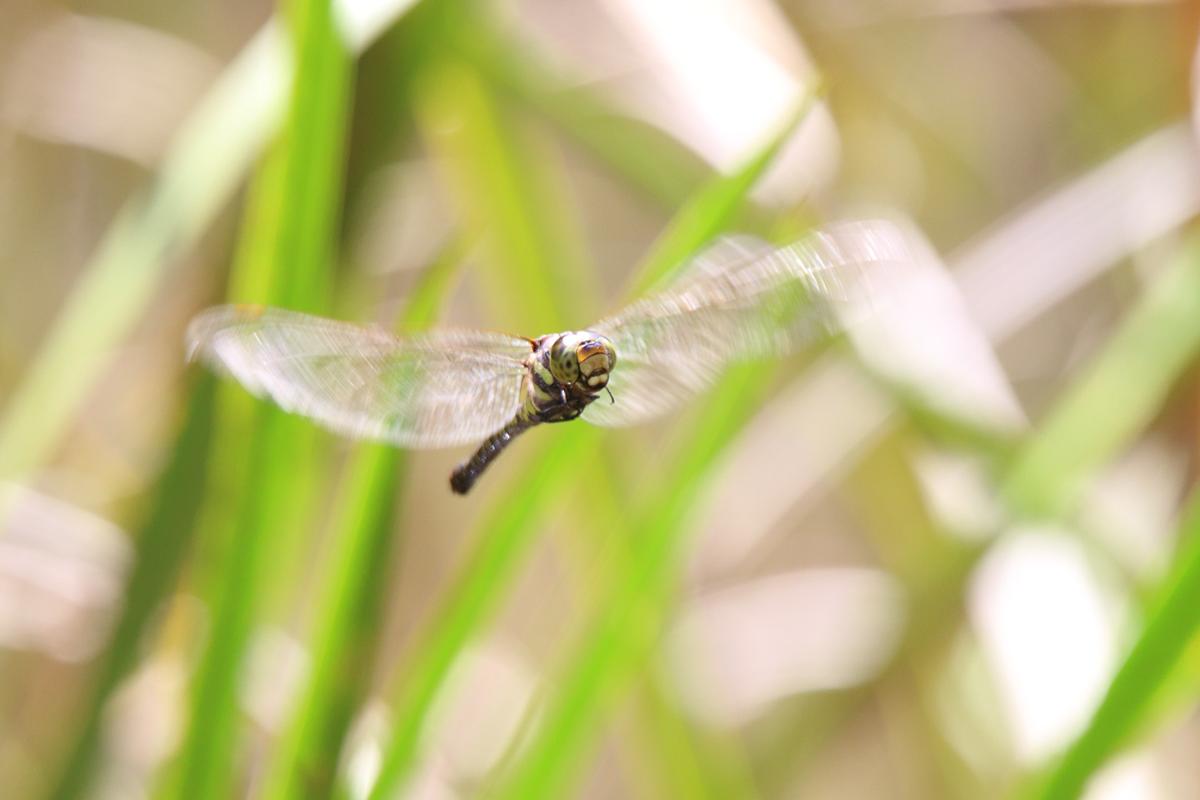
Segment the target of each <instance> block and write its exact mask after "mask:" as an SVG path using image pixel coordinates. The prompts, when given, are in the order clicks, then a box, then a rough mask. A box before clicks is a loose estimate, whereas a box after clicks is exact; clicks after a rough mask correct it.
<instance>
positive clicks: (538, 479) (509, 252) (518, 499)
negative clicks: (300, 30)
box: [371, 63, 595, 798]
mask: <svg viewBox="0 0 1200 800" xmlns="http://www.w3.org/2000/svg"><path fill="white" fill-rule="evenodd" d="M423 83H424V85H423V87H422V89H421V90H420V92H419V95H420V97H421V98H422V99H421V103H420V108H419V114H420V119H421V124H422V126H423V128H424V130H425V131H426V135H427V137H428V138H429V140H430V143H431V148H432V149H433V150H434V151H435V152H438V153H440V154H441V155H443V156H445V157H446V159H447V162H448V164H449V165H450V173H449V179H450V180H449V182H450V184H451V186H452V188H453V189H454V190H455V195H456V199H457V201H458V204H459V206H460V207H461V208H462V209H463V216H464V217H465V218H466V219H467V220H468V222H469V225H470V226H471V230H472V231H473V232H474V236H475V238H478V239H479V240H480V241H481V242H482V243H483V244H484V245H485V248H486V251H487V253H488V255H489V262H488V266H489V269H488V271H487V272H486V273H485V275H484V277H485V279H486V286H487V290H488V296H489V298H490V299H491V300H492V301H493V306H494V307H495V309H496V312H497V316H498V317H500V319H501V320H502V324H508V325H513V326H516V325H520V326H521V327H522V328H523V327H525V326H536V327H537V328H538V329H539V332H540V331H542V330H554V329H557V328H559V327H560V326H561V325H562V323H563V321H564V320H565V318H566V316H567V313H566V311H565V310H564V309H570V308H572V307H574V306H575V305H576V304H577V303H578V298H574V297H573V295H574V294H575V291H574V288H573V287H574V284H573V283H572V280H571V278H570V277H569V276H570V274H571V273H572V272H575V273H578V272H580V271H581V269H580V268H578V267H574V266H573V265H574V264H576V263H577V262H578V261H579V259H580V257H579V255H578V253H577V250H576V246H575V244H574V238H573V236H572V225H571V223H570V221H569V219H567V218H566V215H565V213H564V212H563V211H562V210H561V209H562V208H563V206H564V204H563V203H562V201H561V200H560V199H559V198H558V197H557V196H556V195H555V188H556V185H555V179H554V176H553V174H547V170H548V166H549V165H547V164H545V163H537V162H536V161H535V159H534V158H533V156H532V154H531V153H530V152H529V151H528V149H527V148H526V147H525V143H524V142H523V140H522V138H521V136H520V132H519V130H517V129H516V128H515V127H514V126H513V125H512V123H511V122H510V121H509V120H507V119H506V118H505V117H504V116H503V114H502V113H501V111H500V109H499V107H498V106H497V105H496V103H495V98H494V97H493V96H492V94H491V93H490V91H489V90H488V88H487V85H486V84H485V83H484V82H483V81H482V80H481V78H480V76H479V75H478V74H477V73H476V72H475V71H474V70H473V69H472V68H471V67H470V66H469V65H466V64H461V63H445V64H441V65H439V66H437V67H436V69H435V70H434V71H433V72H431V73H430V74H429V75H428V76H426V79H425V81H424V82H423ZM555 209H557V210H555ZM548 210H550V211H548ZM506 315H507V316H506ZM594 434H595V432H594V431H592V430H588V429H586V428H583V429H575V430H571V429H563V430H557V431H555V437H554V438H555V446H554V447H552V448H550V449H549V450H544V451H543V452H542V453H541V454H540V455H539V456H538V457H537V458H536V459H535V460H534V466H533V468H532V470H531V471H530V472H526V473H525V474H523V475H522V476H521V479H520V481H519V482H517V484H516V485H515V488H514V489H513V491H512V492H511V493H506V494H505V499H504V501H503V502H502V504H501V505H500V506H499V507H498V508H497V509H495V510H493V512H492V513H490V514H489V515H486V516H485V518H484V522H483V524H482V529H481V531H480V532H479V534H478V538H477V542H478V544H477V545H476V546H475V549H474V550H473V552H472V553H471V554H470V555H469V556H468V557H467V560H466V562H465V564H464V567H463V569H462V571H461V573H460V574H459V575H458V577H457V578H456V580H455V581H454V582H453V583H452V585H451V587H450V589H449V593H448V595H447V597H446V599H445V600H444V601H443V602H442V603H441V605H440V607H439V609H438V610H437V611H436V612H435V614H434V618H433V621H432V623H431V624H430V626H429V627H428V629H427V630H426V631H425V633H424V634H423V635H422V636H421V637H420V639H419V645H418V646H417V648H416V650H415V655H414V658H413V661H412V662H411V663H409V664H408V665H407V666H406V668H405V669H404V670H403V673H402V676H401V678H400V679H399V683H398V685H399V688H398V690H397V692H396V697H397V699H396V701H395V719H396V726H395V728H394V729H393V731H392V732H391V740H390V741H389V743H388V745H387V749H386V751H385V755H384V761H383V765H382V769H381V772H380V776H379V778H378V780H377V782H376V785H375V787H374V788H373V790H372V793H371V796H372V797H375V798H383V797H389V796H391V795H392V794H394V792H395V791H396V790H397V787H398V786H399V785H400V784H401V782H402V781H403V780H404V778H405V777H406V776H407V775H408V773H409V770H410V769H411V767H412V764H413V760H414V758H415V756H416V753H417V745H418V742H419V740H420V735H421V732H422V730H423V728H424V724H425V720H426V718H427V715H428V712H429V709H430V708H431V706H432V704H433V701H434V699H435V697H436V695H437V692H438V690H439V689H440V688H441V686H442V684H443V682H444V680H445V678H446V676H447V674H448V673H449V670H450V668H451V666H452V665H453V663H454V661H455V659H456V658H457V656H458V654H459V653H460V652H461V651H462V649H463V647H464V646H465V645H466V644H467V643H468V642H469V641H471V639H472V638H473V637H474V636H475V635H476V634H477V633H478V631H479V630H480V629H481V628H482V626H483V625H484V624H485V623H486V622H487V620H488V619H490V618H491V617H492V615H493V614H494V613H495V612H496V610H497V609H498V606H499V604H500V602H501V601H502V600H503V598H504V596H505V590H506V589H507V587H508V586H509V584H510V581H511V578H512V576H513V574H514V572H515V568H516V566H517V564H519V563H520V560H521V557H522V556H523V555H524V553H525V552H526V551H527V549H528V547H529V545H530V543H531V541H532V539H533V535H534V533H535V532H536V531H537V530H538V524H537V523H538V520H539V518H540V517H541V515H542V514H543V513H544V511H545V510H546V508H547V507H549V506H550V504H551V503H552V502H553V501H554V500H555V499H556V497H559V496H561V493H560V492H559V491H558V488H559V487H560V486H561V483H562V479H563V476H564V475H565V474H566V473H567V472H568V471H569V469H568V468H569V466H570V463H569V461H568V460H567V459H568V458H570V457H571V456H572V455H573V454H574V453H575V452H577V448H586V447H588V446H594V444H590V443H592V442H593V439H592V437H593V436H594ZM564 442H574V445H570V444H564ZM523 444H524V445H525V446H532V445H533V444H534V442H533V441H527V442H523ZM491 477H492V479H496V476H491Z"/></svg>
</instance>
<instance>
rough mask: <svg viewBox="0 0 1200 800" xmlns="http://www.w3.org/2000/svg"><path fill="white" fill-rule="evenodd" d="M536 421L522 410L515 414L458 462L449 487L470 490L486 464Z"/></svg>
mask: <svg viewBox="0 0 1200 800" xmlns="http://www.w3.org/2000/svg"><path fill="white" fill-rule="evenodd" d="M537 423H538V421H537V420H535V419H530V418H529V417H528V416H527V415H526V414H525V413H524V412H521V413H519V414H517V416H515V417H514V418H513V419H512V421H511V422H509V423H508V424H507V425H505V426H504V427H503V428H501V429H500V430H498V431H496V432H495V433H493V434H492V435H491V436H489V437H488V438H487V439H485V440H484V442H483V444H481V445H480V446H479V449H478V450H476V451H475V453H474V455H472V456H471V457H470V458H469V459H467V460H466V461H464V462H463V463H461V464H459V465H458V467H456V468H455V470H454V472H452V473H450V488H451V489H453V490H454V491H455V492H456V493H458V494H466V493H467V492H469V491H471V487H472V486H474V485H475V481H477V480H479V476H480V475H482V474H483V471H484V470H485V469H487V466H488V464H490V463H492V460H493V459H494V458H495V457H496V456H498V455H500V453H502V452H503V451H504V448H506V447H508V445H509V443H511V442H512V440H513V439H515V438H517V437H518V436H520V435H521V434H522V433H524V432H525V431H527V430H529V429H530V428H532V427H533V426H534V425H536V424H537Z"/></svg>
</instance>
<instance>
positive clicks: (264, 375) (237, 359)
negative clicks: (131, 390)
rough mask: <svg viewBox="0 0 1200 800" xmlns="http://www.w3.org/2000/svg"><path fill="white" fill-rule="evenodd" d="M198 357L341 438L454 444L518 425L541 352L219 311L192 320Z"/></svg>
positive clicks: (288, 315)
mask: <svg viewBox="0 0 1200 800" xmlns="http://www.w3.org/2000/svg"><path fill="white" fill-rule="evenodd" d="M188 350H189V354H190V356H191V357H192V358H198V359H201V360H203V361H205V362H206V363H208V364H210V365H211V366H213V367H214V368H217V369H218V370H221V371H224V372H226V373H229V374H230V375H232V376H233V377H234V378H236V379H237V380H238V381H240V382H241V383H242V385H243V386H245V387H246V388H247V389H248V390H249V391H250V392H252V393H254V394H256V395H258V396H260V397H269V398H271V399H272V400H274V401H275V402H276V403H278V404H279V405H280V406H281V407H282V408H284V409H285V410H287V411H294V412H296V413H298V414H304V415H305V416H309V417H312V418H313V419H315V420H317V421H318V422H321V423H323V424H324V425H326V426H328V427H329V428H332V429H333V430H335V431H337V432H339V433H342V434H346V435H349V436H353V437H359V438H368V439H378V440H383V441H387V442H391V443H393V444H396V445H400V446H402V447H444V446H450V445H456V444H464V443H467V442H471V441H474V440H478V439H480V438H482V437H484V436H487V435H488V434H491V433H494V432H495V431H496V430H497V429H498V428H501V427H503V426H504V424H505V423H507V422H508V421H509V420H510V419H512V417H513V415H514V414H515V413H516V412H517V409H518V408H519V406H520V401H521V382H522V378H523V376H524V375H525V373H526V368H525V366H524V365H523V364H522V361H521V360H522V359H523V358H524V357H525V356H527V355H528V354H529V353H530V351H531V347H530V343H529V342H528V341H525V340H524V339H517V338H513V337H509V336H504V335H501V334H495V333H484V332H480V331H460V330H446V331H439V332H436V333H430V334H425V335H421V336H414V337H412V338H406V339H401V338H398V337H396V336H393V335H392V334H390V333H388V332H387V331H384V330H383V329H381V328H372V327H365V326H359V325H352V324H348V323H344V322H334V321H331V320H327V319H321V318H318V317H311V316H308V315H305V314H299V313H296V312H291V311H281V310H279V309H273V308H263V307H261V306H257V307H256V306H218V307H216V308H211V309H209V310H207V311H205V312H204V313H202V314H201V315H200V316H198V317H196V319H195V320H194V321H193V322H192V324H191V326H190V327H189V328H188Z"/></svg>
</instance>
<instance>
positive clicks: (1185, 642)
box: [1035, 495, 1200, 800]
mask: <svg viewBox="0 0 1200 800" xmlns="http://www.w3.org/2000/svg"><path fill="white" fill-rule="evenodd" d="M1178 540H1179V541H1181V542H1183V543H1184V550H1183V552H1182V553H1181V554H1180V556H1179V558H1178V559H1177V560H1176V564H1175V567H1174V568H1173V570H1172V572H1171V575H1170V576H1169V577H1168V578H1167V579H1166V580H1165V581H1164V582H1163V586H1162V589H1161V592H1160V599H1159V600H1158V602H1157V605H1156V606H1155V607H1154V608H1153V609H1152V610H1151V612H1150V614H1149V615H1148V617H1147V621H1146V626H1145V628H1144V629H1143V630H1142V634H1141V636H1139V637H1138V640H1137V642H1136V643H1135V644H1134V646H1133V649H1132V650H1131V651H1130V652H1129V655H1128V656H1127V657H1126V659H1125V662H1124V663H1123V664H1122V665H1121V668H1120V669H1119V670H1118V671H1117V674H1116V676H1114V677H1113V680H1112V683H1110V684H1109V687H1108V691H1107V692H1106V693H1105V695H1104V699H1103V700H1102V701H1101V703H1100V706H1099V708H1097V709H1096V713H1095V714H1094V715H1093V716H1092V719H1091V721H1090V722H1089V723H1088V726H1087V728H1086V729H1085V730H1084V731H1083V733H1082V734H1080V736H1079V737H1078V738H1077V739H1076V740H1075V741H1074V742H1073V743H1072V744H1071V746H1070V747H1069V748H1068V749H1067V751H1066V753H1065V755H1064V756H1063V757H1062V759H1061V760H1060V761H1059V762H1058V764H1057V765H1056V766H1055V767H1054V769H1053V770H1052V771H1051V773H1050V775H1049V777H1048V778H1047V779H1046V781H1045V782H1044V783H1043V784H1042V785H1041V787H1040V788H1039V789H1038V790H1037V792H1036V794H1035V796H1037V797H1040V798H1045V800H1060V798H1062V799H1065V798H1074V797H1079V796H1080V795H1081V794H1082V793H1083V790H1084V787H1085V786H1086V784H1087V781H1088V779H1089V778H1090V777H1091V776H1092V774H1093V773H1095V772H1096V770H1097V769H1099V768H1100V767H1101V766H1102V765H1103V764H1104V762H1105V761H1107V760H1108V758H1109V757H1111V756H1112V755H1113V754H1114V753H1115V752H1116V751H1117V750H1118V748H1119V746H1120V745H1121V744H1122V743H1123V742H1125V741H1126V740H1127V738H1128V737H1129V736H1130V735H1131V733H1132V732H1133V731H1135V729H1136V728H1137V727H1138V725H1139V723H1140V722H1141V720H1142V717H1143V714H1144V712H1145V711H1146V710H1147V709H1148V707H1149V705H1150V702H1151V700H1152V699H1153V698H1154V696H1155V693H1156V692H1157V690H1158V688H1159V687H1160V686H1161V685H1162V684H1163V683H1164V682H1165V681H1166V680H1167V678H1168V677H1169V675H1170V674H1171V670H1172V669H1173V668H1174V667H1175V665H1176V664H1177V663H1178V662H1179V660H1180V658H1181V657H1182V656H1183V654H1184V652H1185V651H1186V650H1187V648H1188V647H1189V646H1190V645H1191V643H1192V642H1193V641H1194V640H1195V637H1196V634H1197V631H1198V630H1200V614H1197V613H1196V609H1198V608H1200V495H1196V496H1194V497H1193V498H1192V501H1191V503H1190V504H1189V507H1188V509H1187V511H1186V512H1185V515H1184V520H1183V523H1182V524H1181V526H1180V529H1179V534H1178Z"/></svg>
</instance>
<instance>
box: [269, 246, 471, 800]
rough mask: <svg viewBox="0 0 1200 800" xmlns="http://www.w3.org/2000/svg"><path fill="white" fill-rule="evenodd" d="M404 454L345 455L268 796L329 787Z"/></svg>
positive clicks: (414, 320)
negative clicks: (309, 660)
mask: <svg viewBox="0 0 1200 800" xmlns="http://www.w3.org/2000/svg"><path fill="white" fill-rule="evenodd" d="M464 250H465V248H463V247H462V245H461V244H459V243H454V244H452V245H451V246H450V247H449V248H447V250H446V252H445V253H444V254H443V255H442V257H441V258H440V259H439V260H438V262H437V263H435V264H434V265H433V266H432V267H431V268H430V269H429V270H427V271H426V273H425V275H424V276H423V279H422V282H421V284H420V285H419V286H418V287H417V289H416V290H415V291H414V294H413V295H412V296H411V298H410V300H409V303H408V306H407V308H406V310H405V314H404V319H403V322H402V328H403V329H404V330H408V331H413V330H420V329H423V328H426V327H428V326H429V324H430V323H431V322H432V321H433V320H434V319H435V318H436V309H437V308H439V307H440V305H441V303H442V301H443V300H444V298H445V296H446V294H447V293H448V292H449V289H450V287H451V285H452V284H451V280H450V279H451V278H452V277H453V276H454V275H455V274H456V272H457V267H458V266H459V264H460V263H461V260H462V257H463V254H464ZM406 463H407V459H406V453H405V452H404V451H402V450H399V449H397V448H395V447H392V446H390V445H386V444H367V445H363V446H361V447H359V448H358V449H357V450H356V451H355V453H354V454H353V456H352V457H351V461H350V464H349V466H348V467H347V470H346V474H347V477H346V479H345V481H344V484H343V487H342V492H341V501H340V503H339V507H340V511H339V514H338V516H337V521H336V522H335V523H334V526H333V531H334V532H333V540H334V542H335V543H336V547H337V553H336V554H335V558H334V564H333V567H332V569H331V573H330V578H329V584H328V587H327V589H326V592H325V596H324V598H323V600H322V602H321V605H320V609H321V610H320V612H319V622H318V625H317V634H316V636H315V644H314V646H313V649H312V653H313V665H312V672H311V675H310V677H309V679H308V681H307V685H306V686H305V688H304V690H303V691H302V693H301V696H300V698H299V701H298V704H297V705H298V710H297V712H296V714H295V719H294V720H293V721H292V723H291V725H290V727H289V728H288V733H287V735H286V737H285V738H284V740H283V742H282V744H281V746H280V750H281V752H280V755H279V756H278V757H277V758H276V759H275V762H274V764H273V769H272V772H271V774H270V777H269V778H268V781H267V788H266V790H265V792H264V794H265V796H267V797H278V798H288V797H299V796H305V797H319V796H326V795H328V794H329V793H330V791H331V790H332V787H333V783H334V779H335V775H336V769H337V765H338V759H339V755H340V753H341V750H342V744H343V741H344V739H345V736H346V731H347V729H348V727H349V724H350V721H351V719H352V717H353V714H354V712H355V710H356V709H357V707H358V705H359V704H360V703H361V701H362V698H363V696H364V693H365V692H366V691H367V688H368V687H369V686H370V671H371V665H372V659H373V657H374V654H375V648H376V645H377V643H378V638H379V634H380V631H381V630H382V628H383V619H382V616H383V611H384V606H385V601H386V598H387V594H388V591H389V586H388V584H387V570H388V566H389V565H390V563H391V553H392V545H393V539H394V535H393V534H394V527H395V524H394V523H395V519H396V516H397V514H398V513H399V489H398V487H399V484H400V482H401V479H402V478H403V473H404V470H405V466H406Z"/></svg>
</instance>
